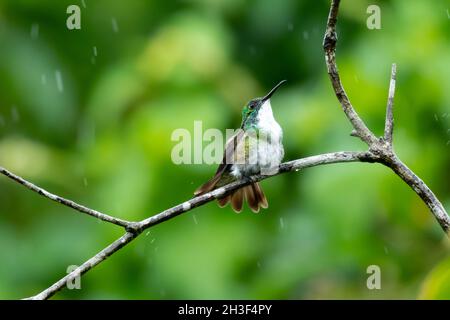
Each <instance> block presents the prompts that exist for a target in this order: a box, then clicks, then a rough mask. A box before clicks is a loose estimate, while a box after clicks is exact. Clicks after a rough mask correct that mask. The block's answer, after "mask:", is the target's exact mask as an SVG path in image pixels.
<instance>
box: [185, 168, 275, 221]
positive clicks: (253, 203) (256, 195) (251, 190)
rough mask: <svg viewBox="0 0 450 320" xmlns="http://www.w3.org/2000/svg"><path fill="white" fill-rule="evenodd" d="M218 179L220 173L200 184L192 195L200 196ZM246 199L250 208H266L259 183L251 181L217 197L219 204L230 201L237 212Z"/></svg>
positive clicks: (264, 197) (214, 184)
mask: <svg viewBox="0 0 450 320" xmlns="http://www.w3.org/2000/svg"><path fill="white" fill-rule="evenodd" d="M219 180H220V175H217V176H215V177H214V178H212V179H211V180H209V181H207V182H206V183H205V184H203V185H201V186H200V187H199V188H198V189H197V190H195V192H194V196H200V195H202V194H205V193H207V192H210V191H212V190H214V189H215V188H216V184H217V182H219ZM245 199H247V202H248V206H249V207H250V209H251V210H252V211H253V212H255V213H258V212H259V209H260V208H264V209H266V208H267V207H268V203H267V199H266V196H265V195H264V192H263V191H262V189H261V186H260V185H259V183H257V182H256V183H253V184H251V185H248V186H246V187H243V188H241V189H238V190H235V191H234V192H232V193H231V194H229V195H226V196H224V197H222V198H219V199H217V202H218V203H219V206H220V207H221V208H222V207H225V206H226V205H227V204H228V203H230V202H231V207H232V208H233V210H234V211H235V212H237V213H239V212H241V211H242V207H243V204H244V200H245Z"/></svg>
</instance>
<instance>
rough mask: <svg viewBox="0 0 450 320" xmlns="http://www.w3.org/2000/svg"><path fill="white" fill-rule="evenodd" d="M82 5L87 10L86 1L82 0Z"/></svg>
mask: <svg viewBox="0 0 450 320" xmlns="http://www.w3.org/2000/svg"><path fill="white" fill-rule="evenodd" d="M81 4H82V5H83V8H85V9H86V2H84V0H81Z"/></svg>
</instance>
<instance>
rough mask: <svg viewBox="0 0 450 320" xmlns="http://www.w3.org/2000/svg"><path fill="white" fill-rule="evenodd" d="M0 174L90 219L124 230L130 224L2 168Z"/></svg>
mask: <svg viewBox="0 0 450 320" xmlns="http://www.w3.org/2000/svg"><path fill="white" fill-rule="evenodd" d="M0 173H1V174H3V175H5V176H6V177H8V178H10V179H12V180H14V181H16V182H18V183H20V184H21V185H23V186H25V187H26V188H28V189H30V190H32V191H34V192H36V193H38V194H40V195H41V196H43V197H46V198H48V199H50V200H52V201H55V202H58V203H61V204H63V205H65V206H67V207H70V208H72V209H75V210H77V211H79V212H82V213H86V214H88V215H90V216H92V217H95V218H97V219H100V220H103V221H106V222H110V223H113V224H115V225H118V226H121V227H124V228H127V227H129V226H130V225H131V224H132V222H129V221H126V220H122V219H119V218H115V217H112V216H110V215H107V214H104V213H101V212H99V211H96V210H93V209H90V208H88V207H85V206H83V205H81V204H78V203H76V202H74V201H72V200H68V199H65V198H63V197H60V196H57V195H56V194H53V193H50V192H48V191H47V190H44V189H42V188H41V187H38V186H36V185H35V184H33V183H31V182H29V181H27V180H25V179H24V178H22V177H19V176H18V175H15V174H14V173H12V172H10V171H8V170H6V169H5V168H3V167H0Z"/></svg>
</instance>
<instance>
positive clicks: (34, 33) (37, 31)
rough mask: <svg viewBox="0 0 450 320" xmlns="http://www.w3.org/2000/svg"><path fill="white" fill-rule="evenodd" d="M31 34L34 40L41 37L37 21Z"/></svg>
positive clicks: (32, 27)
mask: <svg viewBox="0 0 450 320" xmlns="http://www.w3.org/2000/svg"><path fill="white" fill-rule="evenodd" d="M30 36H31V39H33V40H34V39H37V38H38V37H39V25H38V24H37V23H33V24H32V25H31V31H30Z"/></svg>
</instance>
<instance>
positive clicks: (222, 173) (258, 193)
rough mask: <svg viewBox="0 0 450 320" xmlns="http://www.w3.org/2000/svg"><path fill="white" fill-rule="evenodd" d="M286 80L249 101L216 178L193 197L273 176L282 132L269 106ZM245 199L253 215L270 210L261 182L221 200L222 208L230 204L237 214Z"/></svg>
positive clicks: (279, 150)
mask: <svg viewBox="0 0 450 320" xmlns="http://www.w3.org/2000/svg"><path fill="white" fill-rule="evenodd" d="M285 82H286V80H283V81H281V82H280V83H278V84H277V85H276V86H275V87H274V88H273V89H272V90H270V91H269V93H268V94H266V95H265V96H264V97H262V98H256V99H252V100H250V101H249V102H248V103H247V105H246V106H245V107H244V108H243V110H242V124H241V127H240V129H238V130H237V132H236V133H235V134H234V135H233V136H232V137H231V138H230V139H228V141H227V143H226V145H225V151H224V155H223V159H222V162H221V164H220V165H219V168H218V169H217V171H216V174H215V175H214V177H213V178H212V179H211V180H209V181H207V182H206V183H205V184H203V185H202V186H200V187H199V188H198V189H197V190H196V191H195V192H194V195H195V196H198V195H202V194H204V193H207V192H209V191H211V190H214V189H216V188H219V187H222V186H224V185H226V184H228V183H230V182H232V181H235V180H238V179H241V178H243V177H249V176H252V175H256V174H270V173H273V171H274V170H278V167H279V165H280V163H281V161H282V159H283V156H284V149H283V144H282V138H283V131H282V130H281V127H280V125H279V124H278V122H277V121H276V120H275V118H274V116H273V112H272V106H271V104H270V98H271V97H272V95H273V94H274V92H275V91H276V90H277V89H278V88H279V87H280V86H281V85H282V84H283V83H285ZM244 199H247V202H248V205H249V207H250V208H251V210H252V211H253V212H259V210H260V208H267V207H268V203H267V199H266V196H265V195H264V192H263V191H262V189H261V186H260V185H259V183H258V182H255V183H252V184H250V185H248V186H245V187H243V188H240V189H238V190H235V191H233V192H232V193H230V194H228V195H226V196H224V197H222V198H219V199H218V202H219V205H220V206H221V207H223V206H225V205H226V204H227V203H228V202H231V206H232V208H233V210H234V211H236V212H241V211H242V207H243V202H244Z"/></svg>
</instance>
